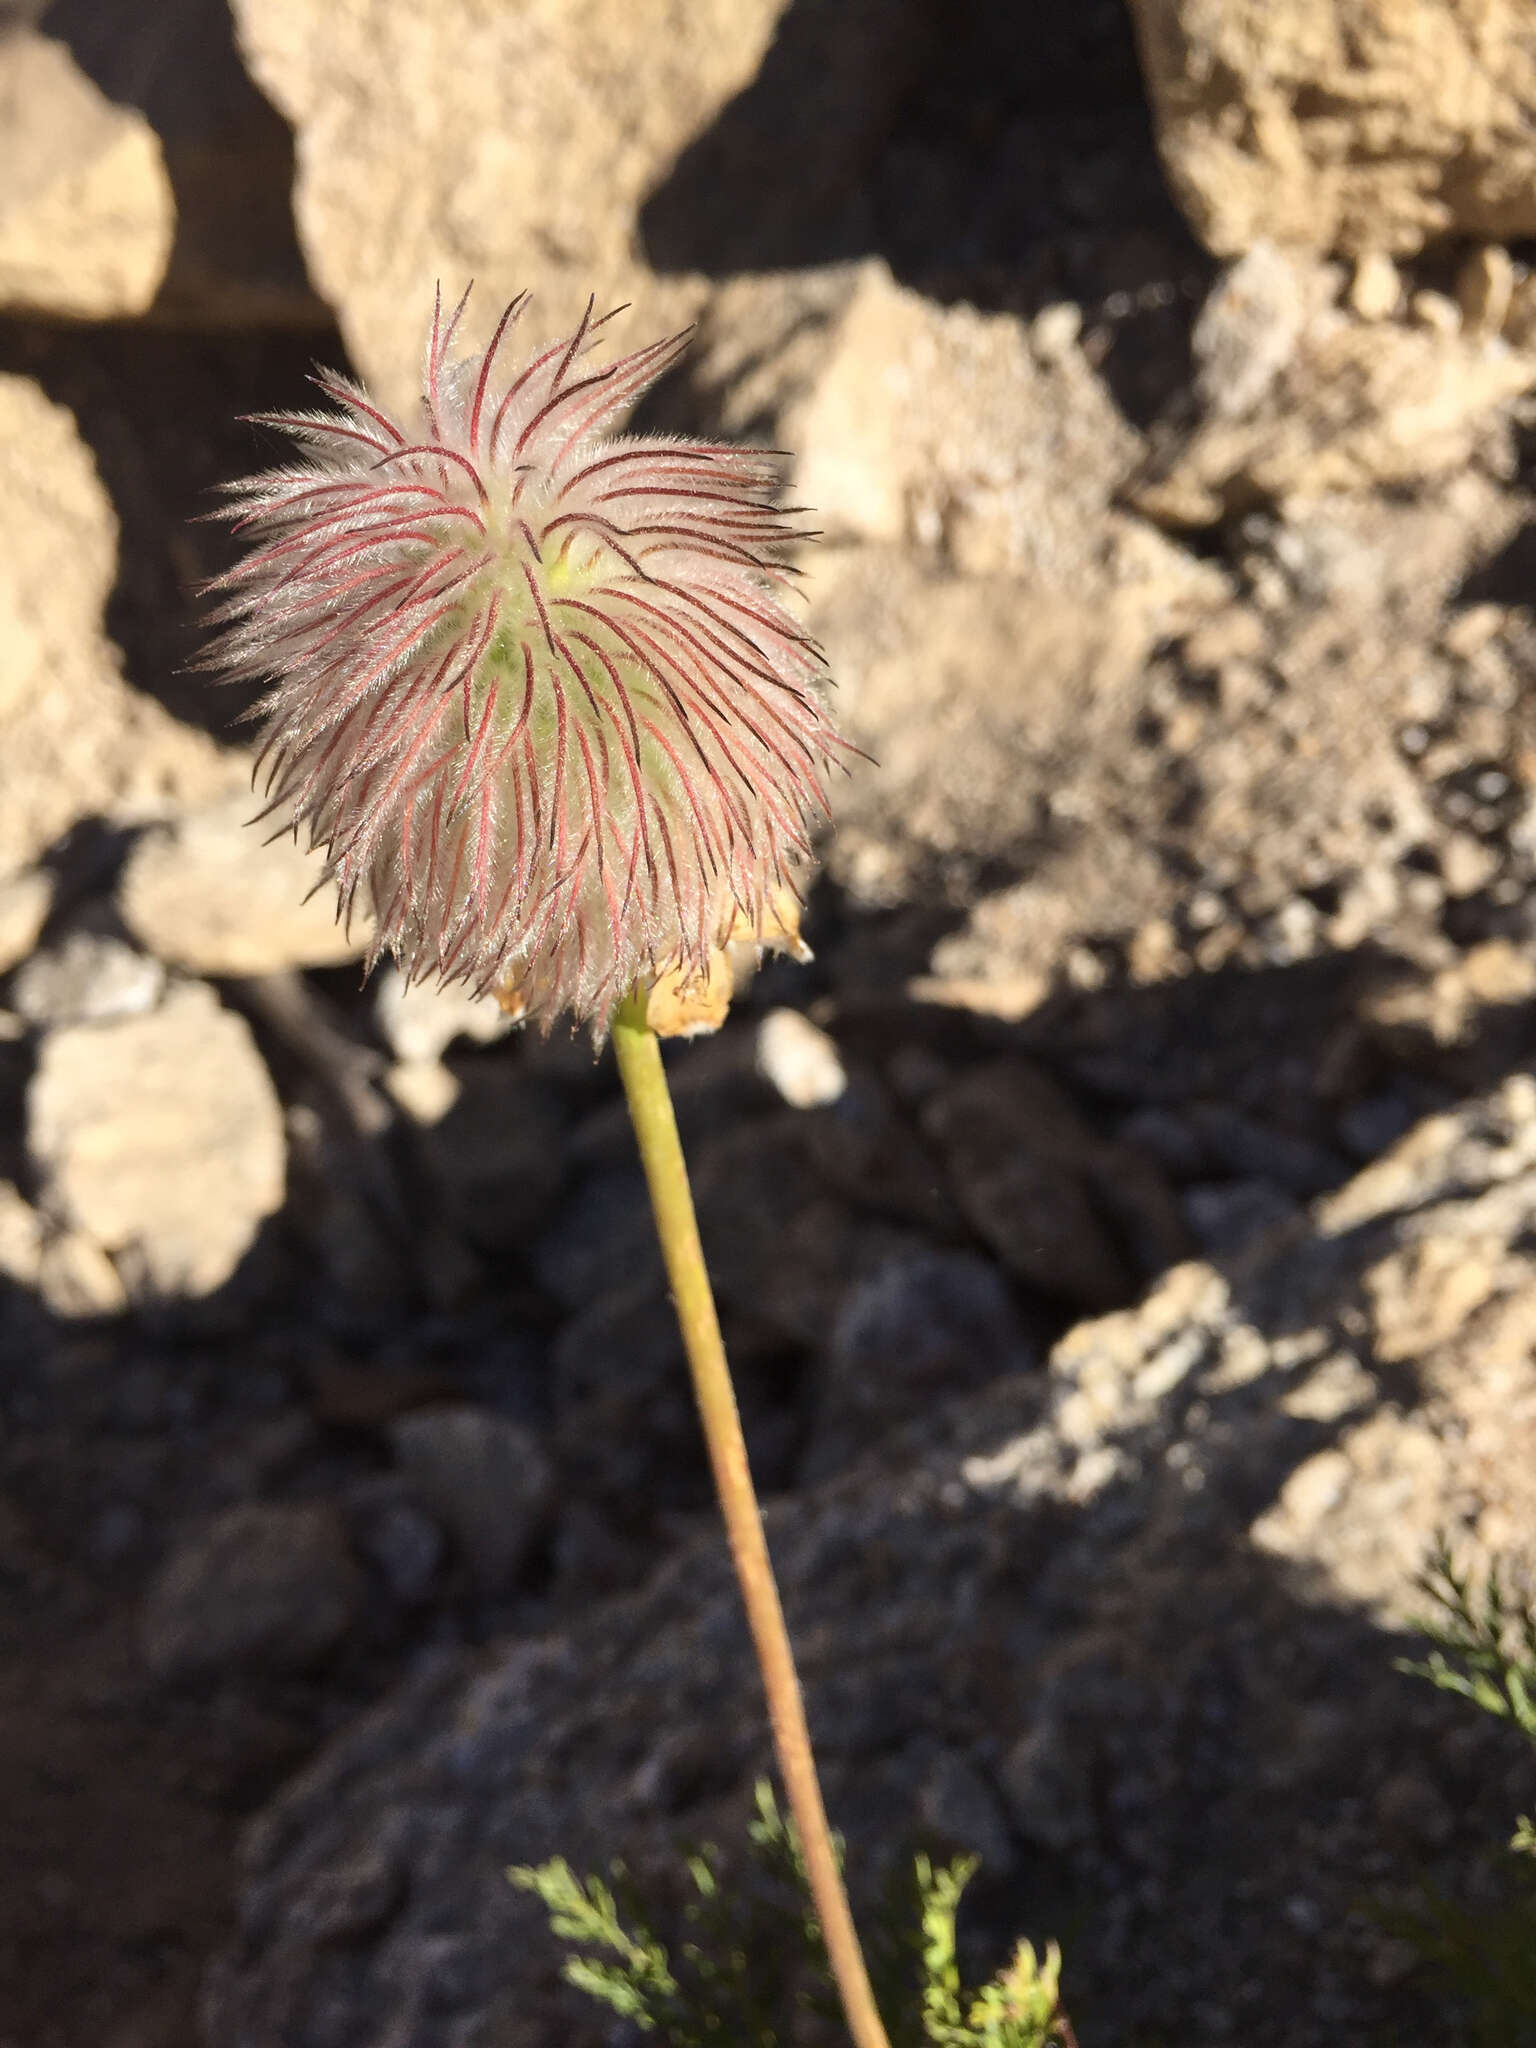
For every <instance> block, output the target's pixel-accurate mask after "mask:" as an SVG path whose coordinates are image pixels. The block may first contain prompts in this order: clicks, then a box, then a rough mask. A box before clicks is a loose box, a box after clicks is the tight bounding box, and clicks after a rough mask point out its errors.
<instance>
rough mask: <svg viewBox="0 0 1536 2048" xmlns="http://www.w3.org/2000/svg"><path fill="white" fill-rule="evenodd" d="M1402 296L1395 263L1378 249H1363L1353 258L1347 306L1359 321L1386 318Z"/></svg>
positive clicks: (1393, 311)
mask: <svg viewBox="0 0 1536 2048" xmlns="http://www.w3.org/2000/svg"><path fill="white" fill-rule="evenodd" d="M1402 296H1403V280H1402V278H1401V277H1400V276H1399V275H1398V269H1397V265H1396V264H1395V263H1394V262H1393V261H1392V258H1391V257H1390V256H1388V255H1387V253H1386V252H1385V250H1382V249H1367V250H1365V251H1364V253H1363V254H1362V255H1360V256H1359V257H1357V258H1356V260H1355V274H1354V277H1353V278H1352V279H1351V281H1350V287H1349V309H1350V311H1351V312H1352V313H1354V314H1355V315H1357V317H1358V318H1360V319H1361V320H1390V319H1391V317H1392V315H1393V314H1394V313H1395V312H1396V311H1397V308H1398V304H1399V302H1400V300H1401V299H1402Z"/></svg>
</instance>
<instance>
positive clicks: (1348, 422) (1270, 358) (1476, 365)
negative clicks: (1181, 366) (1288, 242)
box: [1130, 243, 1536, 526]
mask: <svg viewBox="0 0 1536 2048" xmlns="http://www.w3.org/2000/svg"><path fill="white" fill-rule="evenodd" d="M1330 298H1331V279H1330V276H1329V273H1328V272H1327V271H1326V270H1324V269H1321V268H1320V267H1318V266H1316V265H1314V264H1312V263H1311V262H1310V260H1309V259H1307V258H1306V257H1303V256H1294V255H1286V254H1285V253H1284V252H1281V251H1278V250H1276V249H1274V248H1273V247H1272V246H1271V245H1270V244H1268V243H1260V244H1259V245H1258V246H1257V247H1256V248H1255V249H1253V250H1252V251H1251V252H1250V253H1249V254H1248V255H1246V256H1244V257H1243V258H1242V259H1241V261H1240V262H1238V263H1237V264H1235V265H1234V266H1233V268H1232V270H1231V271H1230V272H1229V273H1228V274H1227V276H1226V278H1225V279H1224V280H1223V281H1222V282H1221V284H1219V285H1218V286H1217V288H1216V290H1215V291H1214V292H1213V294H1212V296H1211V299H1210V300H1209V301H1208V303H1207V305H1206V307H1205V309H1204V310H1203V311H1202V314H1201V317H1200V320H1199V321H1198V322H1197V325H1196V329H1195V336H1194V344H1195V351H1196V357H1197V364H1198V368H1197V375H1196V390H1197V394H1198V396H1199V398H1200V400H1201V404H1202V417H1201V418H1200V419H1199V421H1198V423H1197V424H1196V425H1195V426H1194V428H1193V429H1192V430H1191V431H1189V432H1187V433H1184V434H1183V435H1181V436H1180V437H1179V438H1178V439H1176V440H1175V441H1172V442H1164V443H1163V445H1162V446H1161V447H1160V448H1159V450H1158V454H1157V456H1156V459H1155V460H1154V462H1153V463H1152V464H1151V465H1150V466H1149V468H1148V470H1147V472H1146V473H1145V474H1144V475H1143V477H1142V478H1141V479H1140V480H1139V481H1138V482H1137V483H1136V485H1135V486H1134V488H1133V489H1132V491H1131V493H1130V496H1131V498H1132V501H1133V502H1134V503H1135V504H1136V506H1137V507H1138V509H1139V510H1141V511H1143V512H1145V513H1146V514H1147V515H1148V516H1149V517H1150V518H1152V519H1155V520H1158V521H1159V522H1162V523H1166V524H1168V525H1170V526H1204V525H1209V524H1211V523H1212V522H1213V521H1215V520H1217V519H1219V518H1220V517H1222V516H1223V514H1224V513H1226V512H1228V511H1231V510H1235V509H1244V508H1247V507H1249V506H1251V505H1252V504H1253V503H1254V502H1255V501H1261V502H1262V501H1269V502H1271V503H1279V502H1283V501H1285V500H1287V499H1298V498H1316V497H1321V496H1323V495H1325V494H1326V493H1329V492H1336V491H1368V490H1373V489H1376V488H1378V487H1380V486H1382V485H1386V486H1389V487H1393V488H1396V487H1399V486H1402V485H1405V484H1413V483H1421V482H1423V481H1425V480H1426V479H1428V478H1431V477H1436V476H1442V475H1444V474H1446V473H1447V472H1449V471H1453V470H1458V469H1464V468H1466V467H1467V466H1468V465H1469V464H1470V463H1471V462H1472V460H1473V458H1474V456H1475V455H1477V454H1478V453H1480V452H1483V451H1488V450H1493V449H1496V448H1497V447H1498V445H1499V442H1500V437H1501V436H1507V434H1508V431H1509V417H1510V407H1511V406H1512V405H1513V404H1514V402H1515V401H1516V400H1517V399H1519V398H1520V397H1522V396H1523V395H1524V394H1525V393H1526V392H1527V391H1529V390H1530V389H1531V387H1532V386H1533V385H1536V354H1527V353H1523V352H1521V351H1518V350H1514V349H1510V348H1506V347H1504V346H1502V345H1501V344H1498V343H1492V342H1489V341H1487V340H1486V339H1484V338H1483V337H1482V336H1481V335H1478V334H1471V335H1463V334H1461V332H1460V325H1461V314H1460V312H1459V310H1458V308H1457V306H1456V303H1455V301H1454V300H1451V299H1447V298H1443V297H1442V296H1441V295H1440V294H1438V293H1423V292H1421V293H1418V294H1416V296H1415V300H1414V308H1415V317H1416V319H1417V321H1418V324H1417V325H1416V326H1415V327H1407V326H1398V325H1395V324H1384V323H1381V322H1378V321H1375V320H1372V321H1370V322H1365V321H1361V320H1354V319H1351V318H1349V317H1348V315H1347V314H1345V313H1344V312H1342V311H1341V310H1339V309H1338V308H1336V307H1335V306H1333V305H1332V304H1330V303H1329V301H1330ZM1424 301H1433V305H1432V306H1429V307H1426V306H1425V305H1424V304H1422V303H1421V302H1424Z"/></svg>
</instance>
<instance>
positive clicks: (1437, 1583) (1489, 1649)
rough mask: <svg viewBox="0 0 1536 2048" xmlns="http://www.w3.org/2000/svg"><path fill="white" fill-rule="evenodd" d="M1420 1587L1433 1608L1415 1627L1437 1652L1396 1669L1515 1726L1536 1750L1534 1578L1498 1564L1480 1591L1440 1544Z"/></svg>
mask: <svg viewBox="0 0 1536 2048" xmlns="http://www.w3.org/2000/svg"><path fill="white" fill-rule="evenodd" d="M1418 1585H1419V1588H1420V1590H1421V1591H1422V1592H1423V1593H1424V1594H1426V1595H1427V1597H1428V1599H1429V1601H1430V1603H1431V1606H1430V1611H1429V1612H1428V1613H1427V1614H1426V1615H1424V1616H1423V1617H1422V1618H1421V1619H1419V1620H1416V1621H1415V1623H1414V1627H1415V1628H1416V1630H1417V1631H1418V1633H1419V1634H1420V1635H1422V1636H1424V1637H1426V1638H1427V1640H1428V1641H1429V1642H1431V1643H1433V1645H1434V1648H1433V1650H1431V1652H1430V1654H1429V1656H1428V1657H1426V1658H1424V1659H1423V1660H1422V1661H1421V1662H1415V1661H1414V1660H1413V1659H1411V1658H1401V1659H1400V1660H1399V1661H1398V1665H1397V1669H1398V1670H1399V1671H1405V1672H1407V1673H1408V1674H1409V1676H1410V1677H1414V1678H1426V1679H1428V1680H1429V1682H1430V1684H1431V1685H1433V1686H1436V1687H1438V1689H1439V1690H1440V1691H1441V1692H1451V1693H1458V1694H1460V1696H1461V1697H1462V1698H1463V1699H1467V1700H1471V1702H1472V1703H1473V1705H1474V1706H1478V1707H1481V1708H1482V1710H1483V1712H1484V1713H1485V1714H1493V1715H1495V1716H1496V1717H1497V1718H1498V1719H1500V1720H1504V1721H1513V1722H1514V1724H1515V1726H1516V1727H1517V1728H1518V1729H1519V1730H1520V1731H1521V1733H1522V1734H1524V1735H1526V1736H1528V1737H1529V1738H1530V1740H1531V1741H1532V1742H1536V1590H1533V1588H1532V1587H1531V1585H1530V1583H1529V1574H1528V1573H1527V1572H1525V1571H1522V1570H1521V1569H1520V1568H1519V1567H1517V1566H1516V1565H1514V1564H1513V1563H1511V1562H1510V1561H1508V1560H1504V1561H1503V1562H1501V1561H1500V1560H1499V1559H1497V1558H1495V1559H1494V1560H1493V1561H1492V1562H1491V1563H1490V1564H1489V1567H1488V1570H1487V1572H1486V1573H1485V1574H1484V1576H1483V1582H1482V1587H1481V1590H1479V1589H1478V1587H1477V1586H1476V1584H1475V1582H1474V1579H1473V1575H1472V1573H1471V1572H1470V1571H1468V1570H1466V1569H1465V1568H1464V1567H1460V1566H1458V1565H1457V1563H1456V1559H1455V1556H1454V1554H1453V1552H1452V1550H1451V1547H1450V1543H1449V1541H1448V1539H1447V1538H1446V1537H1444V1536H1441V1537H1439V1538H1438V1539H1437V1540H1436V1543H1435V1546H1434V1548H1433V1550H1432V1551H1431V1552H1430V1555H1429V1558H1428V1561H1427V1562H1426V1564H1425V1567H1424V1570H1423V1571H1422V1572H1421V1573H1420V1575H1419V1579H1418Z"/></svg>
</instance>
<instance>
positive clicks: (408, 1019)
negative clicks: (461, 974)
mask: <svg viewBox="0 0 1536 2048" xmlns="http://www.w3.org/2000/svg"><path fill="white" fill-rule="evenodd" d="M373 1017H374V1022H375V1024H376V1025H377V1026H378V1028H379V1032H380V1035H381V1036H382V1038H383V1040H384V1042H385V1044H386V1045H387V1046H388V1047H389V1049H390V1051H391V1052H392V1053H393V1054H394V1056H395V1058H396V1059H397V1060H401V1061H404V1062H406V1063H407V1064H410V1065H414V1064H419V1063H428V1062H431V1061H435V1060H438V1059H440V1058H441V1056H442V1055H443V1054H444V1053H445V1052H446V1051H447V1050H448V1048H449V1046H450V1045H452V1044H453V1042H454V1040H455V1039H456V1038H467V1039H468V1040H469V1041H470V1043H471V1044H473V1045H493V1044H494V1043H495V1042H496V1040H497V1039H498V1038H505V1037H506V1035H507V1033H508V1032H509V1031H510V1030H511V1029H512V1024H513V1020H512V1019H511V1017H509V1016H508V1015H507V1013H506V1011H505V1010H504V1009H503V1008H502V1007H501V1005H500V1003H498V1002H497V1000H496V998H495V997H494V996H477V995H475V994H474V993H473V992H472V991H471V990H470V989H467V988H466V987H465V986H464V984H463V983H462V982H457V981H456V982H450V983H449V984H448V986H447V987H440V986H439V985H438V984H437V983H436V982H430V981H417V982H411V983H407V981H406V978H405V976H404V975H403V974H402V973H401V972H400V970H399V968H398V967H396V966H395V965H393V963H391V964H389V965H387V966H385V967H383V968H382V969H381V970H380V972H379V975H378V978H377V987H376V991H375V994H374V999H373Z"/></svg>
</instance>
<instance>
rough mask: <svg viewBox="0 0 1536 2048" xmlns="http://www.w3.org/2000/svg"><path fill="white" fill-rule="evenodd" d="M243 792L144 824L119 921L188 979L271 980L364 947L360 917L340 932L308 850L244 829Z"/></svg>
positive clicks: (251, 807) (248, 813) (247, 797)
mask: <svg viewBox="0 0 1536 2048" xmlns="http://www.w3.org/2000/svg"><path fill="white" fill-rule="evenodd" d="M259 808H260V805H259V802H258V800H257V799H256V798H254V797H253V796H251V794H250V793H249V791H246V792H243V793H236V794H235V795H233V796H229V797H225V798H223V799H221V800H220V801H219V802H218V803H216V804H213V805H210V806H208V807H206V808H205V809H202V810H199V811H194V812H192V813H191V814H190V815H188V816H184V817H179V818H176V819H173V820H171V821H169V822H168V823H166V824H165V825H161V826H156V827H152V828H151V829H150V830H149V831H148V832H146V833H145V834H144V835H143V837H142V838H141V839H140V840H139V842H138V844H137V845H136V846H135V848H134V849H133V852H132V853H131V854H130V855H129V857H128V860H127V861H126V862H125V864H124V867H123V872H122V876H121V879H120V880H119V882H118V889H117V902H118V908H119V910H120V911H121V913H122V917H123V922H124V923H125V924H126V925H127V926H128V929H129V930H130V931H131V932H132V933H133V934H134V936H135V937H136V938H137V939H138V940H139V942H140V944H141V945H143V946H144V947H146V948H147V949H148V950H149V951H150V952H151V953H153V954H154V955H155V957H156V958H157V959H160V960H164V961H166V962H168V963H169V964H170V965H171V966H173V967H184V968H186V969H188V970H189V972H191V973H193V974H212V975H246V974H275V973H278V972H280V971H281V970H282V969H283V968H285V967H335V966H339V965H340V964H341V963H342V962H343V961H345V960H355V959H357V958H359V957H360V955H361V954H362V953H363V952H364V951H365V950H366V947H367V942H368V928H367V926H366V924H365V922H364V921H363V920H362V919H361V918H354V919H353V920H352V924H351V929H350V930H348V928H347V927H346V925H344V924H343V923H342V922H341V921H340V920H339V919H338V917H337V915H336V892H335V889H334V888H333V887H331V886H330V885H329V884H328V883H326V882H325V881H324V879H323V863H322V860H321V857H320V856H319V855H318V854H312V853H308V852H306V851H304V850H303V849H302V848H301V846H300V845H299V844H298V843H296V842H295V840H294V839H293V838H292V837H291V836H290V835H289V834H286V833H284V834H282V835H281V836H280V837H278V838H276V839H272V838H270V837H269V836H268V835H269V833H270V832H271V829H272V828H271V826H270V825H267V826H265V827H263V826H261V825H253V824H252V823H251V819H252V816H253V814H254V813H255V812H256V811H257V810H259Z"/></svg>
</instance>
